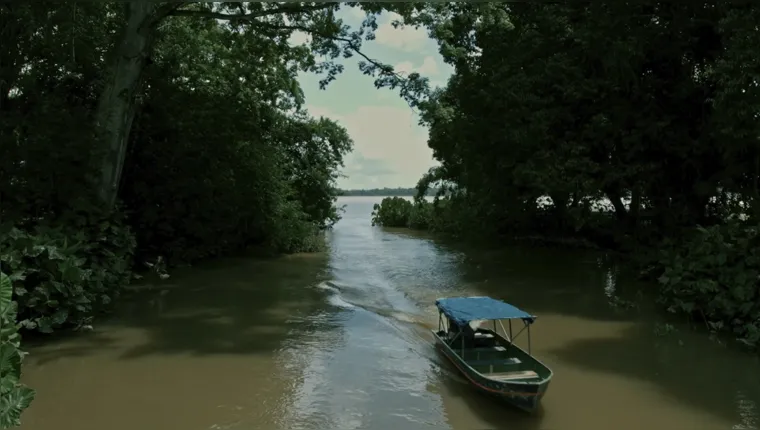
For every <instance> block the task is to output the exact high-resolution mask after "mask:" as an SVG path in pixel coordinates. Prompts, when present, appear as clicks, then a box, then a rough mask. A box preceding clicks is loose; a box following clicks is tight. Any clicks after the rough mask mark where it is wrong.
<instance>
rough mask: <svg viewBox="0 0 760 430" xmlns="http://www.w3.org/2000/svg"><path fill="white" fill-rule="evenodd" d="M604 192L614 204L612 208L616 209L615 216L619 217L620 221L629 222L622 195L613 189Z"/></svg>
mask: <svg viewBox="0 0 760 430" xmlns="http://www.w3.org/2000/svg"><path fill="white" fill-rule="evenodd" d="M603 191H604V194H605V195H606V196H607V198H608V199H609V201H610V203H612V207H613V208H614V209H615V215H617V218H618V220H619V221H624V222H625V221H627V220H628V211H627V210H626V209H625V205H624V204H623V198H622V196H621V195H620V193H619V192H618V191H617V190H616V189H614V188H612V187H607V188H606V189H604V190H603Z"/></svg>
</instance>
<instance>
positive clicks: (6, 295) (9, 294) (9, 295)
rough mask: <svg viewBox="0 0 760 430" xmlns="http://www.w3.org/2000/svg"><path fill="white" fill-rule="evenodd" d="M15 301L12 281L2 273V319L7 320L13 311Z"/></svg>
mask: <svg viewBox="0 0 760 430" xmlns="http://www.w3.org/2000/svg"><path fill="white" fill-rule="evenodd" d="M12 299H13V286H12V284H11V279H10V278H9V277H8V275H6V274H5V273H2V272H0V319H6V318H7V314H8V313H9V312H8V311H9V310H10V309H11V303H12V302H11V300H12Z"/></svg>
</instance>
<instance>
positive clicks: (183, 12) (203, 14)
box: [168, 2, 337, 21]
mask: <svg viewBox="0 0 760 430" xmlns="http://www.w3.org/2000/svg"><path fill="white" fill-rule="evenodd" d="M335 4H337V3H333V2H328V3H322V4H318V5H312V6H300V5H299V6H298V7H294V6H293V5H285V6H280V7H276V8H274V9H267V10H262V11H260V12H252V13H241V14H229V13H221V12H211V11H205V10H187V9H175V10H173V11H171V12H170V13H169V14H168V15H170V16H190V17H195V18H212V19H222V20H227V21H231V20H236V19H239V20H244V21H250V20H254V19H256V18H261V17H264V16H269V15H277V14H280V13H287V12H291V13H293V12H314V11H318V10H324V9H330V8H332V7H333V6H335Z"/></svg>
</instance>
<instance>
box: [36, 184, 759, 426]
mask: <svg viewBox="0 0 760 430" xmlns="http://www.w3.org/2000/svg"><path fill="white" fill-rule="evenodd" d="M379 200H380V198H379V197H344V198H341V204H346V205H347V207H346V212H345V214H344V218H343V220H341V221H340V222H339V223H338V224H337V225H336V226H335V228H334V230H333V231H331V232H329V233H328V244H329V251H328V252H326V253H324V254H312V255H292V256H288V257H283V258H278V259H274V260H257V259H253V258H236V259H228V260H223V261H216V262H212V263H209V264H205V265H202V266H199V267H196V268H188V269H182V270H177V271H175V272H173V273H172V277H171V278H169V279H168V280H166V281H162V282H160V283H156V284H155V285H153V286H150V285H148V286H146V287H145V289H144V290H143V291H142V292H140V293H139V294H135V295H133V296H131V298H129V299H127V300H124V301H123V302H122V303H121V304H120V306H119V308H118V310H117V312H116V314H115V315H114V317H113V318H112V319H110V320H108V321H104V322H100V323H96V325H95V327H94V330H93V331H91V332H89V333H81V334H74V335H68V336H62V337H59V338H57V339H56V340H54V341H50V342H46V343H44V344H39V345H29V346H28V349H29V352H30V355H29V356H28V357H27V359H26V362H25V363H26V366H25V374H24V381H25V382H26V383H27V384H28V385H30V386H31V387H33V388H35V389H36V390H37V398H36V400H35V401H34V403H33V404H32V406H31V407H30V408H29V410H28V411H27V412H26V413H25V415H24V417H23V426H22V429H24V430H104V429H109V430H138V429H139V430H153V429H155V430H196V429H197V430H206V429H324V430H328V429H336V430H348V429H371V430H388V429H398V430H417V429H463V430H464V429H466V430H473V429H511V430H537V429H547V430H597V429H599V430H601V429H605V430H606V429H610V428H613V429H616V430H626V429H630V430H641V429H703V430H749V429H758V428H760V410H759V409H758V408H759V407H760V364H758V360H757V358H756V357H753V356H751V355H749V354H744V353H741V352H737V351H735V350H733V349H731V348H728V347H726V346H725V345H723V344H721V343H720V342H718V341H714V340H710V339H709V337H708V336H707V335H705V334H704V333H698V332H694V331H693V330H690V329H689V327H688V326H687V325H686V324H685V323H684V324H676V323H673V322H672V321H671V322H670V323H669V324H670V325H666V323H667V321H665V320H663V319H662V318H663V316H661V315H660V314H658V313H656V312H655V311H654V310H653V309H652V307H653V306H651V305H646V303H649V302H650V301H649V300H639V302H641V303H644V304H643V305H640V306H638V307H635V308H633V309H627V310H625V309H621V307H620V306H611V305H610V303H611V302H612V303H627V302H626V300H630V299H631V298H636V297H638V298H640V297H641V296H642V293H643V295H644V296H646V295H647V294H648V293H647V292H648V291H651V289H652V287H651V286H648V285H645V284H639V283H637V282H635V281H632V280H630V278H629V277H626V276H625V275H623V274H621V273H618V272H617V271H616V269H615V268H614V267H611V266H610V264H607V263H605V260H604V258H602V257H601V256H600V255H598V254H596V253H593V252H585V251H583V252H582V251H567V250H552V249H548V248H526V247H511V248H506V249H497V250H484V249H479V250H478V249H465V248H463V247H461V246H457V245H455V244H447V243H444V242H441V241H437V240H434V239H433V238H431V237H429V236H427V235H424V234H418V233H412V232H408V231H403V230H387V229H382V228H378V227H372V226H371V225H370V212H371V210H372V205H373V204H374V203H376V202H378V201H379ZM480 294H486V295H491V296H494V297H499V298H502V299H505V300H507V301H510V302H512V303H514V304H516V305H517V306H519V307H521V308H524V309H525V310H527V311H530V312H532V313H534V314H536V315H538V316H539V318H538V320H537V322H536V323H535V324H534V326H533V330H532V336H531V341H532V349H533V352H534V354H536V355H537V356H538V357H539V358H540V359H542V361H544V362H545V363H546V364H547V365H549V366H550V367H551V368H552V369H553V370H554V372H555V375H554V378H553V380H552V383H551V386H550V387H549V391H548V393H547V395H546V397H544V400H543V405H542V408H541V409H540V410H539V411H538V412H537V413H536V414H534V415H530V416H529V415H526V414H524V413H522V412H519V411H516V410H513V409H512V408H510V407H509V406H506V405H504V404H502V403H500V402H499V401H497V400H494V399H492V398H490V397H487V396H484V395H481V394H480V393H478V392H476V391H474V389H472V388H471V387H470V386H469V385H467V384H466V383H465V381H464V379H463V378H462V377H460V376H458V375H457V374H456V372H455V371H454V369H453V368H452V367H451V365H450V364H448V363H446V362H444V361H443V360H444V359H442V358H440V357H439V356H438V355H437V353H436V351H435V350H434V348H433V346H432V343H431V342H432V336H431V335H430V332H429V328H432V327H435V326H436V324H437V312H436V310H435V307H434V305H433V302H434V300H435V299H436V298H438V297H442V296H450V295H480ZM618 297H622V298H623V299H622V300H621V299H618ZM522 339H525V337H524V336H523V338H522Z"/></svg>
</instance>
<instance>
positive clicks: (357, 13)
mask: <svg viewBox="0 0 760 430" xmlns="http://www.w3.org/2000/svg"><path fill="white" fill-rule="evenodd" d="M343 10H346V16H347V17H351V18H354V19H361V20H363V19H364V18H365V17H366V16H367V12H365V11H364V10H362V8H360V7H358V6H353V7H351V6H345V5H344V6H343V7H341V11H343Z"/></svg>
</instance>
